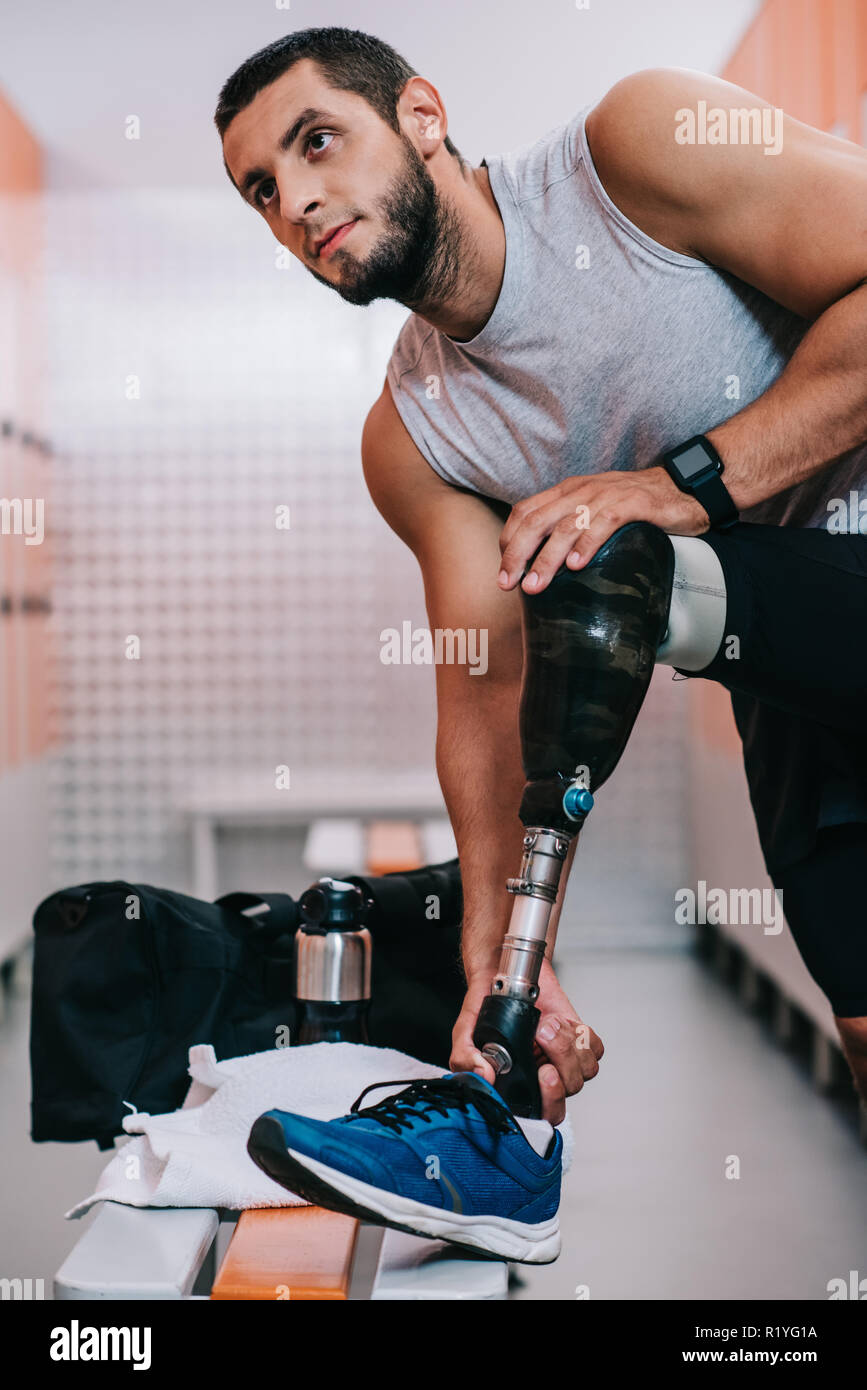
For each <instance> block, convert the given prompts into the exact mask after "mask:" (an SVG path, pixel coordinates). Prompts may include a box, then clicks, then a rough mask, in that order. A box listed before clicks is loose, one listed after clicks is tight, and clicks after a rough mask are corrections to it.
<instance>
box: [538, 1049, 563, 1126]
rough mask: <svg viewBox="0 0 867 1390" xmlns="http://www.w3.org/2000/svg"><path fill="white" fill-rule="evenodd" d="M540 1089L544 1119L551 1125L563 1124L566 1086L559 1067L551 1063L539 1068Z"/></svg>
mask: <svg viewBox="0 0 867 1390" xmlns="http://www.w3.org/2000/svg"><path fill="white" fill-rule="evenodd" d="M539 1090H540V1092H541V1095H542V1119H543V1120H547V1121H548V1123H549V1124H550V1125H561V1124H562V1123H563V1121H564V1120H565V1118H566V1087H565V1086H564V1085H563V1078H562V1077H561V1075H560V1073H559V1072H558V1071H557V1068H556V1067H553V1066H551V1065H550V1064H549V1063H546V1064H545V1066H543V1067H540V1068H539Z"/></svg>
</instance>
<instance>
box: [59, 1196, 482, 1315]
mask: <svg viewBox="0 0 867 1390" xmlns="http://www.w3.org/2000/svg"><path fill="white" fill-rule="evenodd" d="M507 1291H508V1265H507V1264H506V1263H505V1262H504V1261H501V1260H490V1259H485V1258H484V1257H481V1256H479V1257H476V1256H473V1255H472V1254H471V1253H469V1252H464V1251H462V1250H459V1249H457V1248H455V1247H453V1246H449V1245H447V1244H445V1243H444V1242H443V1241H436V1240H426V1239H423V1238H421V1237H419V1236H411V1235H406V1234H404V1233H403V1232H402V1231H391V1230H385V1229H384V1228H383V1227H381V1226H369V1225H364V1224H361V1223H359V1222H357V1221H355V1220H354V1218H352V1217H347V1216H341V1215H339V1213H337V1212H329V1211H324V1210H323V1209H322V1208H321V1207H309V1206H308V1207H273V1208H268V1209H260V1210H256V1211H245V1212H241V1213H240V1216H239V1214H238V1213H237V1212H229V1211H215V1210H210V1209H205V1208H198V1207H189V1208H187V1207H185V1208H165V1209H162V1208H156V1207H149V1208H139V1207H126V1206H121V1205H120V1204H118V1203H117V1202H103V1203H101V1204H100V1206H99V1209H98V1211H97V1213H96V1215H95V1216H94V1218H93V1219H92V1221H91V1223H90V1225H89V1226H88V1229H87V1230H86V1231H85V1233H84V1235H83V1236H82V1237H81V1239H80V1240H79V1241H78V1243H77V1245H76V1246H75V1247H74V1249H73V1250H72V1251H71V1252H70V1254H69V1255H68V1256H67V1258H66V1259H65V1260H64V1262H63V1264H62V1266H61V1267H60V1269H59V1270H58V1272H57V1275H56V1276H55V1280H54V1297H55V1298H56V1299H62V1300H73V1299H135V1300H145V1301H147V1300H152V1299H175V1300H186V1301H193V1300H200V1299H222V1300H227V1299H233V1300H235V1299H259V1300H263V1301H264V1300H269V1299H274V1300H275V1301H276V1300H281V1299H290V1300H291V1299H295V1300H299V1299H300V1300H303V1301H311V1300H335V1299H339V1300H349V1301H354V1302H358V1301H366V1300H373V1301H383V1300H400V1301H404V1302H408V1301H432V1300H463V1299H505V1298H506V1296H507Z"/></svg>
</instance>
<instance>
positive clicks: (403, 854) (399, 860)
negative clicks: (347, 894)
mask: <svg viewBox="0 0 867 1390" xmlns="http://www.w3.org/2000/svg"><path fill="white" fill-rule="evenodd" d="M366 859H367V872H368V873H369V874H390V873H402V872H404V871H405V870H407V869H417V868H419V867H420V865H421V863H422V852H421V836H420V835H419V832H418V826H417V825H413V823H412V822H411V821H395V820H377V821H371V823H370V824H369V825H368V826H367V846H366Z"/></svg>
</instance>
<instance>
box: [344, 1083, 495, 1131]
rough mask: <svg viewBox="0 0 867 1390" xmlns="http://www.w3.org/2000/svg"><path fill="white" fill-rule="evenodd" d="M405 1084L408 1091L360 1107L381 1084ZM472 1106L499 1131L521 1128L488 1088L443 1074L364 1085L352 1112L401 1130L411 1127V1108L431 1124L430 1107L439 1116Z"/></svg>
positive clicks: (413, 1112) (465, 1111)
mask: <svg viewBox="0 0 867 1390" xmlns="http://www.w3.org/2000/svg"><path fill="white" fill-rule="evenodd" d="M404 1084H406V1086H407V1089H406V1090H405V1091H400V1092H399V1094H398V1095H396V1096H388V1097H387V1098H386V1099H385V1100H381V1101H378V1102H377V1104H376V1105H368V1106H365V1108H364V1109H363V1110H359V1108H358V1107H359V1104H360V1103H361V1101H363V1100H364V1097H365V1096H366V1095H367V1093H368V1091H375V1090H377V1089H378V1088H380V1087H382V1086H402V1085H404ZM470 1105H472V1106H473V1107H474V1108H475V1109H476V1110H478V1112H479V1114H480V1115H481V1116H482V1119H483V1120H485V1121H486V1123H487V1124H488V1125H489V1127H490V1128H491V1129H492V1130H493V1131H494V1132H495V1133H497V1134H511V1133H512V1132H513V1131H515V1130H517V1129H518V1128H519V1127H518V1125H517V1124H516V1123H515V1121H514V1120H513V1119H512V1117H511V1115H510V1113H509V1111H508V1110H506V1109H504V1107H503V1106H502V1105H500V1104H499V1102H498V1101H496V1100H494V1098H493V1096H489V1095H488V1094H487V1093H486V1092H485V1091H477V1090H474V1089H470V1087H464V1086H462V1085H460V1083H458V1084H457V1085H455V1083H454V1082H451V1081H448V1080H445V1079H444V1078H442V1077H431V1078H430V1079H428V1080H422V1081H420V1080H418V1079H416V1080H414V1081H411V1080H407V1081H406V1083H404V1082H403V1081H400V1080H397V1081H374V1082H373V1084H372V1085H370V1086H365V1088H364V1090H363V1091H362V1092H361V1095H360V1096H358V1097H357V1098H356V1099H355V1100H354V1101H353V1102H352V1105H351V1106H350V1115H359V1116H363V1117H364V1118H365V1119H368V1120H377V1121H378V1122H379V1123H380V1124H383V1125H386V1126H387V1127H388V1128H389V1129H393V1130H395V1131H396V1132H398V1133H399V1132H400V1129H401V1126H403V1125H406V1127H407V1129H411V1128H412V1121H411V1119H410V1117H409V1115H408V1113H407V1112H409V1111H411V1112H412V1115H413V1116H418V1117H419V1118H420V1119H422V1120H424V1121H425V1123H426V1124H430V1123H431V1120H430V1116H429V1114H428V1113H427V1111H429V1110H433V1111H436V1112H437V1114H439V1115H445V1116H448V1113H449V1110H450V1109H452V1110H453V1109H455V1107H457V1109H459V1110H461V1111H463V1113H464V1114H466V1113H467V1108H468V1106H470ZM422 1107H424V1108H422Z"/></svg>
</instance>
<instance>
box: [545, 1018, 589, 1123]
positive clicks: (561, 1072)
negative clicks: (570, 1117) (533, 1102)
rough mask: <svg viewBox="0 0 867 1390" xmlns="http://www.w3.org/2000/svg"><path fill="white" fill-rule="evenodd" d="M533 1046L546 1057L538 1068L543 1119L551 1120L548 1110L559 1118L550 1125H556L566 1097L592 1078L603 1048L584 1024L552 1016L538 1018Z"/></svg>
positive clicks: (560, 1116) (572, 1019)
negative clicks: (534, 1044)
mask: <svg viewBox="0 0 867 1390" xmlns="http://www.w3.org/2000/svg"><path fill="white" fill-rule="evenodd" d="M536 1044H537V1046H538V1047H539V1048H540V1049H541V1051H542V1053H543V1054H544V1056H545V1058H547V1061H546V1062H545V1063H543V1065H542V1066H540V1067H539V1086H540V1089H541V1092H542V1107H543V1113H544V1118H545V1119H546V1120H549V1119H551V1115H550V1114H549V1113H548V1112H549V1111H550V1112H551V1113H552V1114H553V1113H556V1114H558V1115H559V1119H556V1120H551V1123H552V1124H560V1121H561V1120H562V1119H563V1117H564V1115H565V1114H566V1104H565V1102H566V1097H567V1096H574V1095H577V1094H578V1092H579V1091H580V1090H581V1089H582V1087H583V1086H584V1082H585V1081H590V1080H591V1079H592V1078H593V1077H594V1076H596V1074H597V1072H598V1071H599V1060H600V1058H601V1057H602V1054H603V1052H604V1051H605V1049H604V1047H603V1045H602V1039H601V1038H600V1037H598V1035H597V1034H596V1033H594V1031H593V1029H592V1028H590V1027H589V1026H588V1025H587V1024H586V1023H582V1022H581V1020H580V1019H575V1018H563V1017H562V1016H561V1015H558V1014H555V1013H547V1014H543V1015H542V1017H541V1019H540V1020H539V1026H538V1028H537V1029H536Z"/></svg>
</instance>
